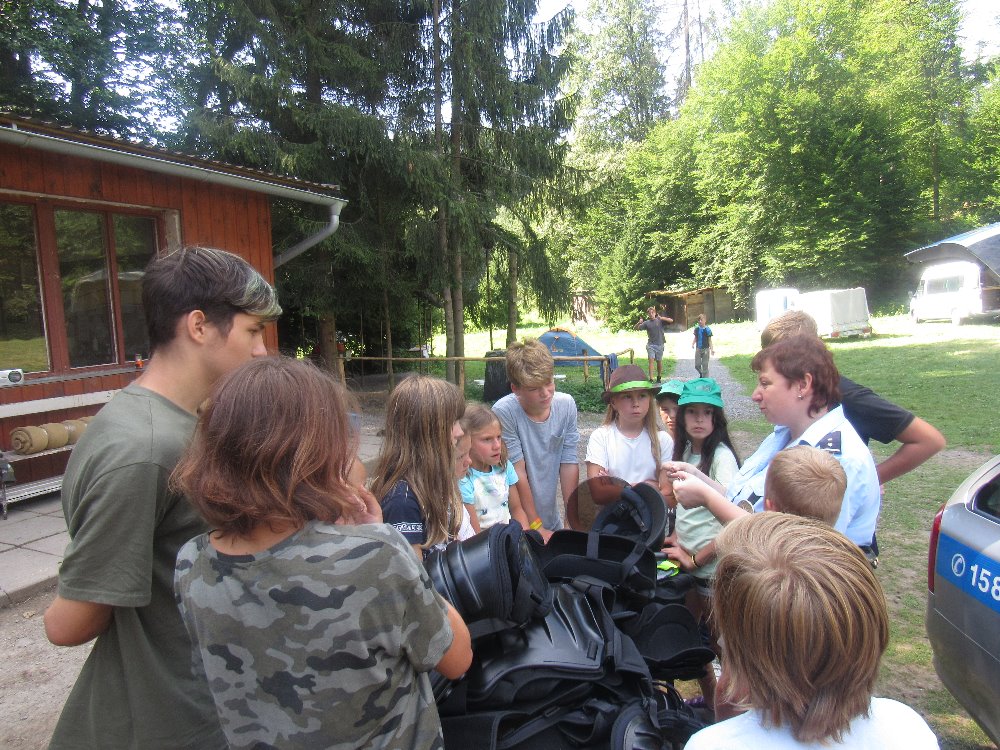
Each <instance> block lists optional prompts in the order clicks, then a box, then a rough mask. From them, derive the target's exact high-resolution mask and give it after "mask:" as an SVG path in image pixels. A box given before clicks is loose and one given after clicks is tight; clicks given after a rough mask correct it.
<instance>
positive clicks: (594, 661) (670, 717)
mask: <svg viewBox="0 0 1000 750" xmlns="http://www.w3.org/2000/svg"><path fill="white" fill-rule="evenodd" d="M643 487H645V489H643ZM664 507H665V506H664V505H663V499H662V497H661V496H660V494H659V493H658V492H656V491H655V490H654V489H652V488H650V487H648V486H645V485H644V486H636V487H634V488H628V491H627V492H623V493H622V499H621V500H620V501H619V502H618V503H615V504H612V505H609V506H606V507H605V508H604V510H602V512H601V513H600V515H598V517H597V519H596V520H595V521H594V524H593V527H592V529H591V530H590V531H589V532H582V531H572V530H562V531H557V532H555V533H554V534H553V535H552V537H551V539H550V540H549V543H548V544H542V542H541V539H540V538H539V537H538V536H537V535H536V534H534V533H532V532H527V533H524V532H522V530H521V527H520V526H519V525H518V524H517V523H516V522H512V523H510V524H508V525H498V526H494V527H493V528H491V529H489V530H487V531H484V532H482V533H481V534H478V535H476V536H475V537H472V538H471V539H468V540H466V541H464V542H455V543H452V544H450V545H448V547H447V548H446V549H444V550H442V551H440V552H435V553H432V554H431V555H429V556H428V558H427V561H426V566H427V568H428V571H429V572H430V576H431V580H432V581H433V582H434V586H435V588H436V589H437V590H438V591H439V592H440V593H441V594H442V595H443V596H444V597H445V598H446V599H448V600H449V601H450V602H451V603H452V604H453V605H454V606H455V608H456V609H457V610H458V612H459V613H460V614H461V615H462V616H463V618H464V619H465V621H466V622H467V623H468V624H469V630H470V632H471V633H472V636H473V654H474V656H473V663H472V667H471V668H470V669H469V671H468V673H467V674H466V675H465V676H464V677H463V678H462V679H460V680H456V681H448V680H445V679H444V678H443V677H441V676H440V675H438V674H437V673H435V678H434V691H435V698H436V699H437V703H438V710H439V712H440V714H441V723H442V727H443V729H444V739H445V747H446V748H448V749H449V750H470V749H471V748H476V749H477V750H478V748H487V749H493V748H496V750H508V749H509V750H514V749H518V750H530V749H532V748H538V749H539V750H542V749H544V750H553V749H555V750H558V749H559V748H583V749H589V748H613V749H614V750H652V749H654V748H655V749H659V748H671V747H673V748H680V747H681V746H682V745H683V743H684V742H685V741H686V740H687V739H688V737H690V735H691V734H692V733H693V732H695V731H697V730H698V729H700V728H701V726H702V723H701V721H700V720H699V719H698V718H697V717H696V716H695V715H694V713H693V712H692V711H691V709H689V708H688V707H687V706H686V705H685V704H684V701H683V700H682V699H681V698H680V696H679V695H678V694H677V692H676V690H674V688H673V685H672V682H673V680H675V679H692V678H695V677H699V676H701V675H703V674H704V670H705V668H706V665H708V664H709V663H710V662H711V660H712V658H713V657H714V654H713V653H712V651H711V650H710V649H708V648H705V647H704V646H703V645H702V643H701V639H700V636H699V632H698V625H697V623H696V622H695V621H694V618H693V617H692V616H691V614H690V613H689V612H688V610H687V609H686V608H685V607H684V606H683V604H681V603H680V602H681V601H682V599H683V595H684V591H685V590H686V589H687V588H689V587H690V584H691V579H690V577H689V576H686V575H683V574H681V575H679V576H678V575H674V576H667V575H665V574H663V573H661V572H660V571H659V570H658V569H657V559H656V555H655V552H659V550H660V548H661V547H662V544H663V538H664V531H665V525H666V521H665V517H664V516H665V514H664V512H663V509H664ZM612 531H614V532H615V533H611V532H612ZM654 550H655V552H654ZM658 576H659V577H658Z"/></svg>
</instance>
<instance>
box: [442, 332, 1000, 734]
mask: <svg viewBox="0 0 1000 750" xmlns="http://www.w3.org/2000/svg"><path fill="white" fill-rule="evenodd" d="M873 323H874V326H875V335H873V336H872V337H870V338H867V339H857V340H850V341H842V342H831V343H830V348H831V349H832V351H833V353H834V358H835V360H836V362H837V365H838V367H839V368H840V369H841V371H842V372H843V373H844V374H845V375H847V376H848V377H850V378H851V379H852V380H856V381H857V382H859V383H862V384H864V385H866V386H868V387H870V388H872V389H873V390H874V391H876V392H877V393H879V394H880V395H882V396H884V397H886V398H888V399H889V400H891V401H894V402H895V403H898V404H900V405H902V406H904V407H906V408H908V409H910V410H912V411H914V412H915V413H917V414H919V415H920V416H921V417H923V418H924V419H926V420H927V421H928V422H930V423H931V424H933V425H935V426H936V427H937V428H938V429H939V430H941V432H942V433H943V434H944V435H945V437H946V438H947V439H948V447H947V448H946V449H945V450H944V451H943V452H942V453H941V454H939V455H938V456H935V457H934V458H932V459H931V460H930V461H928V462H927V463H926V464H924V465H923V466H921V467H919V468H918V469H916V470H915V471H912V472H910V473H909V474H907V475H905V476H903V477H900V478H899V479H896V480H894V481H893V482H890V483H889V484H888V485H887V486H886V487H885V495H884V497H883V504H882V516H881V520H880V522H879V541H880V543H881V547H882V557H881V564H880V566H879V569H878V577H879V579H880V581H881V582H882V585H883V587H884V589H885V592H886V598H887V599H888V601H889V608H890V617H891V622H892V632H891V640H890V644H889V649H888V651H887V652H886V655H885V658H884V659H883V660H882V673H881V679H880V683H879V686H878V693H879V694H880V695H884V696H887V697H892V698H896V699H898V700H901V701H903V702H905V703H907V704H909V705H911V706H913V708H915V709H916V710H917V711H919V712H920V713H921V714H922V715H923V716H924V717H925V718H926V719H927V721H928V722H929V723H930V724H931V726H932V727H933V729H934V731H935V732H936V733H937V734H938V737H939V739H940V743H941V747H942V748H943V750H980V749H982V748H991V747H994V745H993V744H992V743H990V742H989V740H988V739H987V738H986V736H985V735H984V734H983V732H982V731H981V730H980V729H979V727H978V726H976V724H975V723H974V722H973V721H972V720H971V719H970V718H969V717H968V715H967V714H966V713H965V711H964V710H963V709H962V708H961V707H960V706H959V705H958V704H957V703H956V702H955V700H954V698H952V697H951V694H950V693H949V692H948V691H947V690H945V689H944V687H943V686H942V685H941V683H940V681H939V680H938V678H937V675H936V674H935V672H934V668H933V666H932V664H931V650H930V645H929V644H928V642H927V637H926V635H925V631H924V611H925V608H926V604H927V539H928V534H929V532H930V526H931V521H932V519H933V517H934V514H935V513H936V512H937V510H938V508H939V507H940V506H941V504H942V503H943V502H944V501H945V500H946V499H947V498H948V497H949V496H950V494H951V492H952V491H953V490H954V488H955V487H957V486H958V485H959V484H960V483H961V481H962V480H963V479H964V478H965V477H966V476H967V475H968V474H969V473H970V472H971V471H972V469H974V468H975V467H977V466H979V465H980V464H982V463H983V462H985V461H986V460H987V459H988V458H990V457H991V456H992V455H993V454H995V453H996V452H998V451H1000V423H998V422H997V420H996V419H995V412H996V408H995V405H996V399H997V396H996V394H997V393H998V392H1000V368H998V367H997V363H998V362H1000V325H968V326H961V327H954V326H951V325H950V324H932V323H931V324H921V325H919V326H918V325H916V324H913V323H911V322H910V321H909V320H908V319H907V318H906V317H905V316H895V317H888V318H876V319H874V320H873ZM564 327H569V326H568V324H564ZM712 328H713V330H714V332H715V346H716V351H717V355H718V358H719V359H720V360H721V362H722V363H723V364H725V365H726V366H727V367H728V368H729V371H730V372H731V373H732V375H733V377H735V378H736V379H737V380H738V381H740V382H741V383H743V385H744V387H745V388H746V392H747V393H748V394H749V393H750V392H751V390H752V388H753V384H754V376H753V373H752V372H751V371H750V368H749V363H750V359H751V358H752V357H753V355H754V354H755V353H756V352H757V350H758V349H759V344H760V334H759V331H758V330H757V328H756V327H755V326H754V324H752V323H724V324H716V325H713V326H712ZM545 330H547V326H544V325H541V324H538V325H529V326H525V327H524V328H522V329H519V330H518V336H519V338H520V337H523V336H538V335H539V334H541V333H543V332H544V331H545ZM577 333H578V334H579V335H580V336H581V338H583V339H584V340H585V341H586V342H587V343H588V344H590V345H591V346H593V347H594V348H595V349H597V351H599V352H601V353H602V354H607V353H609V352H620V351H622V350H625V349H628V348H632V349H634V351H635V354H636V358H635V362H636V364H638V365H639V366H640V367H643V368H644V369H645V367H646V359H645V341H646V336H645V333H643V332H636V331H629V332H623V333H609V332H607V331H605V330H603V329H601V328H597V327H581V328H578V329H577ZM493 343H494V346H495V347H502V346H503V332H502V331H496V332H494V340H493ZM434 346H435V351H436V352H437V353H442V352H443V351H444V348H445V347H444V340H443V337H439V338H438V339H436V340H435V342H434ZM489 348H490V345H489V337H488V335H487V334H486V333H475V334H470V335H468V336H467V337H466V353H467V354H468V355H470V356H474V355H478V354H485V352H486V351H488V350H489ZM668 348H669V347H668ZM624 361H628V360H627V358H626V359H625V360H624ZM673 366H674V363H673V362H672V361H669V362H668V361H666V360H665V361H664V372H665V373H670V372H672V371H673ZM484 369H485V365H484V364H483V363H470V364H469V365H468V368H467V379H468V387H467V395H468V397H469V398H474V399H480V398H482V390H481V387H480V386H478V385H477V384H476V383H474V380H475V379H476V378H482V377H483V372H484ZM557 372H561V373H565V374H566V375H567V377H566V379H565V380H564V381H560V383H559V385H558V388H559V390H562V391H566V392H569V393H572V394H573V395H574V396H575V397H576V399H577V402H578V404H579V405H580V408H581V410H586V411H596V412H600V411H603V404H602V403H601V401H600V392H601V384H600V378H599V376H598V375H597V373H596V368H595V372H592V374H591V377H590V380H589V381H588V382H586V383H585V382H584V380H583V376H582V369H581V368H570V367H560V368H557ZM731 426H732V428H733V430H734V432H737V433H740V434H741V436H742V437H743V440H744V442H745V443H746V444H747V445H750V446H755V445H756V444H757V443H759V441H760V439H761V438H762V437H763V436H764V435H765V434H766V433H767V432H769V431H770V425H768V424H767V423H766V422H764V420H763V419H757V420H751V421H739V422H733V423H731ZM872 447H873V450H874V452H875V454H876V460H881V459H882V458H884V457H886V456H888V455H889V454H890V453H891V452H892V451H893V450H894V448H893V446H883V445H882V444H880V443H873V446H872ZM746 455H748V454H746Z"/></svg>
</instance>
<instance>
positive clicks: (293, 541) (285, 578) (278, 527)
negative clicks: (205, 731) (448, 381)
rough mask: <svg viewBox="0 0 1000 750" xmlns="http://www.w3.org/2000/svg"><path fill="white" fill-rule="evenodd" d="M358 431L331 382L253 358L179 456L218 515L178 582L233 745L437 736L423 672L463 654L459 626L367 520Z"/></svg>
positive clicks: (428, 740)
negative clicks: (352, 477)
mask: <svg viewBox="0 0 1000 750" xmlns="http://www.w3.org/2000/svg"><path fill="white" fill-rule="evenodd" d="M247 404H255V405H256V406H255V408H253V409H248V408H247ZM354 443H355V440H354V437H353V435H352V433H351V429H350V424H349V421H348V418H347V410H346V408H345V405H344V396H343V392H342V390H341V389H340V387H339V385H337V384H336V383H335V382H334V381H333V380H332V379H331V378H329V377H328V376H327V375H325V374H324V373H322V372H320V371H319V370H318V369H317V368H316V367H314V366H312V365H310V364H308V363H306V362H302V361H296V360H288V359H279V358H272V359H261V360H255V361H254V362H251V363H249V364H247V365H245V366H244V367H242V368H240V369H239V370H237V371H235V372H234V373H233V374H232V375H230V376H229V377H228V378H226V379H225V380H224V381H223V382H222V383H221V384H220V386H219V387H218V389H217V390H216V392H215V393H214V394H213V397H212V399H211V402H210V405H209V406H208V408H207V409H206V410H205V412H204V413H203V414H202V417H201V420H200V422H199V424H198V428H197V430H196V432H195V438H194V441H193V442H192V445H191V448H190V450H189V452H188V453H187V455H186V456H185V458H184V459H183V460H182V461H181V463H180V464H179V465H178V467H177V471H176V473H175V475H174V479H173V481H174V483H175V484H176V485H177V487H178V488H179V489H181V490H183V491H184V492H185V494H187V495H188V497H189V498H191V501H192V502H193V503H194V505H195V507H196V508H197V509H198V510H199V511H200V512H201V513H202V514H203V515H204V516H205V518H206V520H207V521H208V522H209V523H210V524H211V525H212V526H213V527H214V528H215V529H216V530H215V531H213V532H210V533H208V534H204V535H202V536H199V537H196V538H195V539H192V540H191V541H190V542H188V543H187V544H186V545H185V546H184V547H183V548H182V549H181V551H180V553H179V555H178V558H177V570H176V574H175V581H174V583H175V590H176V593H177V598H178V603H179V606H180V609H181V615H182V617H183V619H184V623H185V626H186V627H187V629H188V632H189V633H190V635H191V639H192V641H193V643H194V653H193V655H192V662H193V666H194V671H195V673H196V674H198V675H201V676H202V677H204V679H206V680H207V682H208V685H209V689H210V690H211V693H212V697H213V700H214V702H215V706H216V710H217V712H218V714H219V718H220V720H221V723H222V728H223V730H224V732H225V733H226V737H227V739H228V741H229V743H230V745H231V747H233V748H250V747H264V746H266V747H274V748H299V747H324V748H344V750H347V749H348V748H350V749H352V750H353V749H354V748H362V747H364V748H421V749H422V748H440V747H442V746H443V742H442V737H441V725H440V720H439V719H438V715H437V710H436V707H435V705H434V699H433V695H432V692H431V689H430V681H429V679H428V675H427V672H428V671H429V670H431V669H434V668H436V669H438V671H440V672H441V673H442V674H444V675H445V676H446V677H452V678H454V677H458V676H460V675H461V674H462V673H463V672H464V671H465V669H467V668H468V665H469V662H470V660H471V649H470V646H469V634H468V629H467V628H466V627H465V624H464V623H463V622H462V620H461V618H460V617H459V616H458V614H457V613H456V612H455V610H454V609H453V608H452V607H451V605H449V604H448V603H447V602H445V601H444V600H443V599H442V598H441V597H440V596H439V595H438V594H437V593H436V592H435V591H434V590H433V588H432V586H431V584H430V580H429V578H428V577H427V574H426V572H425V571H424V570H423V568H422V566H420V564H419V563H418V561H417V560H416V559H415V557H414V556H413V554H412V552H411V551H410V549H409V545H408V544H407V543H406V541H405V540H404V539H403V537H402V535H400V534H399V533H398V532H397V531H396V530H395V529H393V528H391V527H389V526H386V525H384V524H381V523H371V522H372V521H379V520H380V519H379V518H378V504H377V503H376V502H375V500H374V498H373V497H372V496H371V495H370V494H369V493H367V492H365V491H364V490H360V489H358V488H356V487H352V486H350V485H349V484H348V483H347V480H346V477H347V474H348V470H349V468H350V465H351V462H352V460H353V458H354Z"/></svg>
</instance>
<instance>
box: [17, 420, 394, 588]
mask: <svg viewBox="0 0 1000 750" xmlns="http://www.w3.org/2000/svg"><path fill="white" fill-rule="evenodd" d="M381 445H382V438H380V437H378V436H377V435H368V434H362V436H361V442H360V444H359V447H358V454H359V456H360V457H361V460H362V461H368V462H370V461H371V460H372V459H374V458H375V456H376V455H377V454H378V450H379V447H380V446H381ZM68 542H69V534H67V533H66V522H65V520H64V519H63V512H62V500H61V498H60V497H59V495H49V496H47V497H41V498H34V499H31V500H24V501H22V502H19V503H16V504H13V505H11V506H10V507H9V510H8V516H7V520H2V519H0V607H10V606H12V605H14V604H17V603H19V602H22V601H24V600H25V599H28V598H29V597H30V596H32V594H34V593H36V592H38V591H41V590H43V589H46V588H49V587H51V586H52V584H53V583H54V582H55V580H56V577H57V576H58V574H59V564H60V563H61V562H62V556H63V551H64V550H65V549H66V544H67V543H68Z"/></svg>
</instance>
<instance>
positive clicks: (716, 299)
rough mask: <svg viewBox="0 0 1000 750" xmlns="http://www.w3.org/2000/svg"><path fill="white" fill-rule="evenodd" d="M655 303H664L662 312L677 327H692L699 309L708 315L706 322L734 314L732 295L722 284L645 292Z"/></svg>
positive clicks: (695, 322)
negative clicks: (699, 287) (672, 320)
mask: <svg viewBox="0 0 1000 750" xmlns="http://www.w3.org/2000/svg"><path fill="white" fill-rule="evenodd" d="M646 296H647V297H649V298H651V299H652V301H653V302H655V303H656V304H658V305H663V306H664V307H663V311H662V314H663V315H666V316H667V317H668V318H673V319H674V326H675V327H676V328H677V329H678V330H684V329H686V328H692V327H693V326H695V325H696V324H697V323H698V316H699V315H701V314H702V313H705V315H707V316H708V323H709V325H711V324H713V323H721V322H723V321H726V320H732V319H733V318H734V316H735V309H734V305H733V296H732V295H731V294H730V293H729V290H728V289H726V288H725V287H721V286H707V287H702V288H701V289H681V290H670V289H663V290H659V291H653V292H646Z"/></svg>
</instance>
